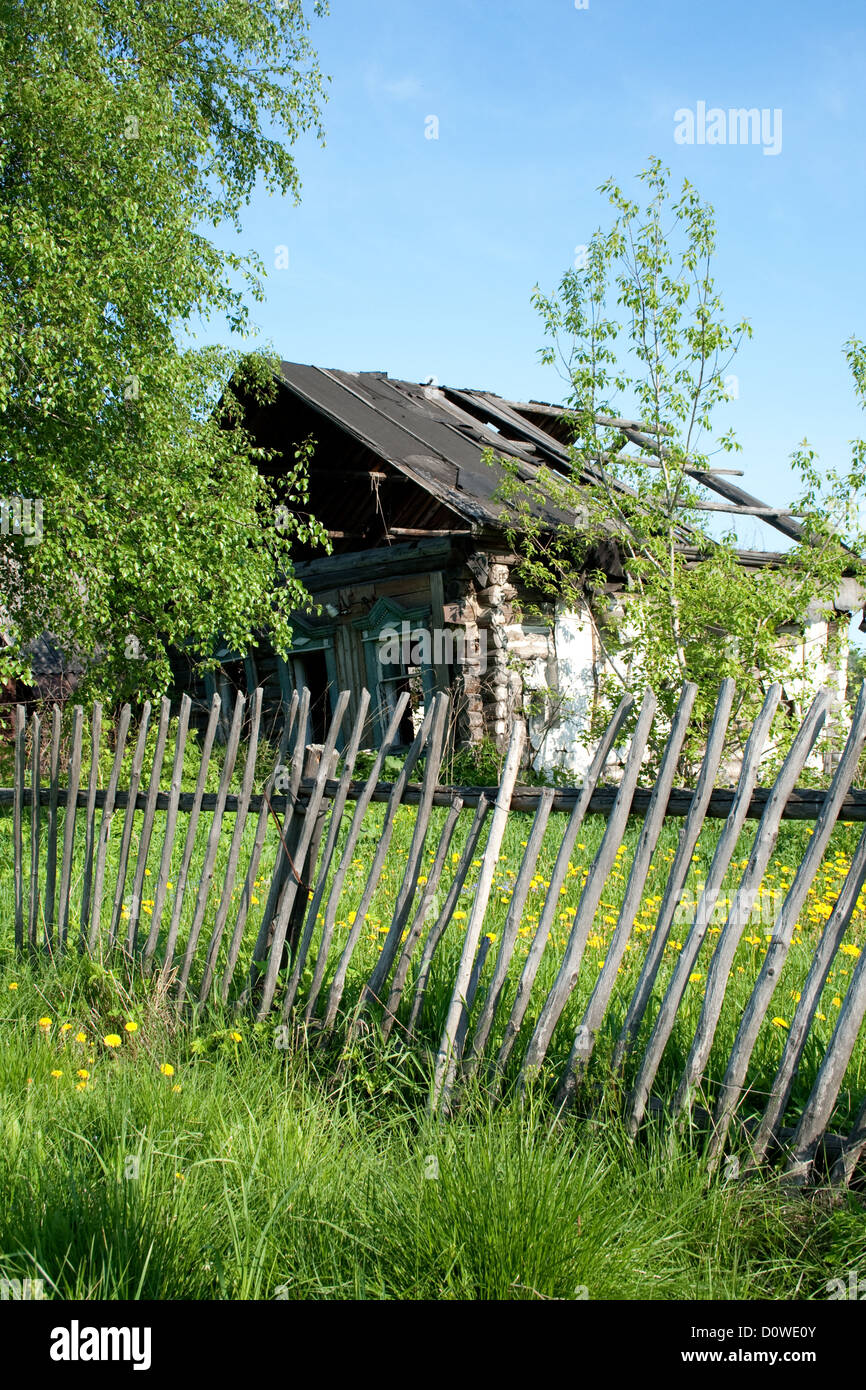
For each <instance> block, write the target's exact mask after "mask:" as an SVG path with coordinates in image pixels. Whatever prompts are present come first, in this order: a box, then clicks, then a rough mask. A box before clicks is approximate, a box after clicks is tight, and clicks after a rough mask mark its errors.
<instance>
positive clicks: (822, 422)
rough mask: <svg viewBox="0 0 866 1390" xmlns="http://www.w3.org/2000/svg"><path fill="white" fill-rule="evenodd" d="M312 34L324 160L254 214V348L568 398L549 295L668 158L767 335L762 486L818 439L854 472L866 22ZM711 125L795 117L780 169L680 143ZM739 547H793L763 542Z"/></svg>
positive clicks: (670, 11)
mask: <svg viewBox="0 0 866 1390" xmlns="http://www.w3.org/2000/svg"><path fill="white" fill-rule="evenodd" d="M313 35H314V39H315V42H316V44H317V46H318V49H319V53H320V59H321V64H322V68H323V70H324V71H325V72H326V73H327V74H329V75H330V77H331V79H332V81H331V84H330V100H329V102H328V105H327V106H326V108H325V113H324V120H325V126H326V134H327V144H326V146H325V147H324V148H321V147H320V146H318V144H317V143H316V142H315V140H313V139H310V140H305V141H304V142H303V143H301V144H300V145H299V146H298V147H297V149H296V155H297V161H298V164H299V168H300V172H301V178H302V182H303V191H302V201H301V203H300V205H299V206H297V207H296V206H294V205H293V204H292V202H291V201H290V200H284V199H281V198H276V197H269V196H267V195H266V194H265V193H261V194H259V195H257V196H256V197H255V198H254V200H253V202H252V204H251V205H250V207H249V209H248V211H247V215H246V217H245V221H244V226H243V230H242V235H241V237H240V238H238V239H236V240H235V241H234V242H233V245H234V246H235V247H237V248H239V249H249V248H254V249H255V250H256V251H258V252H259V253H260V254H261V255H262V257H263V258H264V260H265V263H266V265H267V266H268V267H269V268H270V269H269V275H268V279H267V282H266V302H265V303H264V304H263V305H256V306H255V307H254V314H253V317H254V320H255V322H256V324H257V328H258V340H259V341H261V342H269V343H271V344H272V345H273V346H274V347H276V348H277V349H278V351H279V352H280V354H281V355H282V356H283V357H284V358H287V359H289V360H294V361H302V362H312V363H315V364H317V365H320V366H328V367H339V368H345V369H349V370H357V369H360V370H383V371H387V372H389V373H390V375H392V376H396V377H405V378H409V379H413V380H423V379H426V378H427V377H430V376H435V377H436V378H438V380H439V381H440V382H442V383H447V384H449V385H455V386H477V387H483V388H486V389H488V390H493V391H497V392H499V393H501V394H503V395H506V396H510V397H513V398H518V399H520V398H522V399H527V398H529V397H535V398H538V399H544V400H557V399H561V397H562V387H561V383H560V380H559V378H558V377H557V376H556V374H555V373H554V372H553V371H552V369H550V368H546V367H542V366H541V365H540V364H539V362H538V358H537V349H538V348H539V347H540V346H541V343H542V332H541V325H540V322H539V319H538V317H537V314H536V312H535V310H534V309H533V308H532V306H531V304H530V294H531V291H532V287H533V285H534V284H535V283H536V282H538V283H539V284H540V285H541V286H542V288H544V289H553V288H554V287H555V285H556V284H557V283H558V281H559V279H560V278H561V276H562V274H563V272H564V271H565V270H566V269H567V268H568V266H569V265H570V264H571V263H572V261H573V258H574V254H575V248H576V247H577V246H579V245H581V244H583V243H585V242H586V241H587V240H588V239H589V237H590V235H591V234H592V232H593V231H594V230H595V228H596V227H598V226H605V227H606V226H608V225H609V223H610V221H611V215H612V214H611V210H610V209H609V207H608V205H607V202H606V199H605V198H604V197H603V196H602V195H600V194H599V193H598V191H597V190H598V186H599V185H600V184H601V183H602V181H603V180H604V179H606V178H607V177H608V176H610V175H613V176H615V177H616V179H617V180H618V181H619V182H620V183H621V184H622V185H623V186H625V187H627V188H628V189H629V191H633V190H634V189H635V188H636V185H635V184H634V182H633V179H634V175H635V174H636V173H637V172H638V170H640V169H641V168H642V167H644V165H645V164H646V162H647V158H648V156H650V155H658V156H660V157H661V158H662V159H663V160H664V161H665V163H667V164H668V165H669V166H670V168H671V171H672V173H673V175H674V177H675V179H676V181H677V182H678V181H679V180H680V179H681V178H682V177H684V176H687V177H688V178H689V179H690V180H691V181H692V182H693V183H694V184H695V185H696V186H697V188H698V190H699V192H700V193H701V195H702V196H703V197H704V198H706V199H708V200H709V201H710V202H711V203H712V204H713V206H714V207H715V210H716V214H717V220H718V241H719V254H718V258H717V263H716V279H717V284H718V287H719V289H720V290H721V293H722V297H723V299H724V302H725V307H726V311H727V315H728V317H729V318H730V319H731V320H732V321H735V320H737V319H739V318H741V317H747V318H749V319H750V321H751V323H752V326H753V330H754V337H753V339H752V341H751V342H750V343H747V344H746V345H745V347H744V348H743V349H742V351H741V353H740V355H739V357H738V359H737V363H736V365H735V366H734V367H733V368H732V370H733V371H734V372H736V375H737V377H738V384H739V396H738V399H737V400H736V401H733V402H731V404H730V406H729V407H727V408H726V413H725V417H722V416H721V415H719V417H718V424H719V426H722V425H727V424H730V425H732V426H733V427H734V429H735V430H736V433H737V435H738V438H739V440H740V442H741V443H742V445H743V453H742V454H741V455H740V456H739V458H738V459H736V460H732V461H731V462H732V463H733V464H734V465H735V466H737V467H742V468H743V469H744V470H745V472H746V478H745V479H744V483H745V485H746V486H747V487H749V488H750V489H751V490H752V491H754V492H756V493H757V494H758V495H759V496H762V497H764V498H765V499H766V500H769V501H772V502H777V503H782V502H785V501H787V500H789V498H790V497H791V495H792V491H793V479H792V476H791V470H790V466H789V463H788V459H789V455H790V453H791V451H792V449H793V448H794V447H795V446H796V444H797V443H798V442H799V441H800V440H801V439H803V438H804V437H808V439H809V441H810V443H811V444H812V445H813V446H814V447H815V448H817V450H818V452H819V454H820V456H821V458H822V460H824V461H825V463H826V464H827V465H835V466H842V465H844V464H845V463H846V461H847V459H848V456H849V452H850V451H849V448H848V443H847V441H848V440H850V439H851V438H852V437H853V436H855V435H857V434H861V435H862V434H863V433H864V431H866V420H864V417H863V412H862V411H861V410H860V409H859V408H858V406H857V404H856V401H855V398H854V394H853V390H852V386H851V381H850V377H849V374H848V368H847V364H846V363H845V360H844V356H843V351H842V347H843V343H844V341H845V340H846V338H848V337H849V336H850V335H851V334H854V333H857V334H860V335H863V336H866V292H864V291H866V257H864V245H866V232H864V221H866V139H864V137H866V117H864V111H866V9H864V6H863V4H862V0H858V2H857V3H855V0H828V2H827V3H824V4H815V3H807V0H784V2H783V0H760V3H756V0H727V3H719V4H714V5H705V4H701V3H700V0H697V3H696V0H589V6H588V8H586V9H577V8H576V6H575V3H574V0H534V3H533V0H500V2H499V3H497V0H484V3H482V0H438V3H436V4H426V3H421V0H372V3H371V0H332V3H331V13H330V16H329V17H328V18H327V19H324V20H321V21H320V20H315V21H314V22H313ZM701 101H703V102H705V103H706V105H707V107H722V108H724V109H726V110H727V109H729V108H732V107H757V108H759V109H762V110H763V109H767V110H769V111H774V110H776V109H779V110H781V112H782V126H781V132H782V143H781V150H780V151H779V153H778V154H775V155H767V154H764V152H763V149H762V148H761V147H760V146H759V145H742V144H740V145H731V144H727V145H711V144H702V145H699V144H692V145H681V144H678V143H677V142H676V141H675V139H674V130H675V121H674V113H675V112H676V111H677V110H678V109H681V108H692V109H696V107H697V104H698V103H699V102H701ZM431 116H435V117H436V118H437V120H438V139H429V138H426V137H425V130H427V129H429V128H430V126H429V122H428V118H429V117H431ZM279 246H285V247H287V248H288V253H289V256H288V259H289V265H288V268H287V269H275V268H274V262H275V252H276V248H277V247H279ZM217 329H218V325H214V326H213V327H212V329H211V330H210V334H209V336H211V337H213V336H220V335H219V333H218V331H217ZM722 462H727V460H722ZM740 534H741V539H742V540H744V541H746V542H748V543H754V544H758V545H766V546H769V547H773V548H775V546H776V544H777V540H775V539H773V537H774V534H775V533H773V532H771V531H769V530H768V529H767V528H765V527H764V525H763V524H762V523H760V522H754V523H749V524H748V525H747V526H746V527H745V528H741V530H740Z"/></svg>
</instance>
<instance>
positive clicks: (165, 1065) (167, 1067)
mask: <svg viewBox="0 0 866 1390" xmlns="http://www.w3.org/2000/svg"><path fill="white" fill-rule="evenodd" d="M159 1069H160V1071H161V1072H162V1074H163V1076H174V1067H173V1066H172V1065H171V1062H162V1063H161V1064H160V1068H159Z"/></svg>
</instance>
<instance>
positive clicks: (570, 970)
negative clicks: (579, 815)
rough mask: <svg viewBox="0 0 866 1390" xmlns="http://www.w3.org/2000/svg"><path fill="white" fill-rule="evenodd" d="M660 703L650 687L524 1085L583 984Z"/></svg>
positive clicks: (532, 1043) (527, 1058) (526, 1062)
mask: <svg viewBox="0 0 866 1390" xmlns="http://www.w3.org/2000/svg"><path fill="white" fill-rule="evenodd" d="M656 703H657V702H656V697H655V695H654V694H653V692H652V691H651V690H648V691H647V692H646V694H645V695H644V697H643V700H642V701H641V708H640V714H639V715H638V721H637V726H636V728H635V731H634V733H633V734H632V737H631V743H630V744H629V750H628V757H627V759H626V764H625V767H624V769H623V774H622V785H621V792H622V795H621V797H620V798H619V800H618V802H617V805H616V806H614V808H613V811H612V812H611V815H610V819H609V820H608V823H607V826H606V827H605V832H604V838H603V839H602V842H601V845H600V847H599V851H598V854H597V855H596V857H595V859H594V860H593V863H592V867H591V869H590V871H589V874H588V876H587V880H586V883H585V884H584V887H583V892H582V893H581V895H580V903H579V905H578V909H577V913H576V914H575V918H574V922H573V924H572V928H571V932H570V933H569V937H568V942H567V945H566V947H565V953H564V955H563V958H562V964H561V965H560V967H559V971H558V973H557V976H556V979H555V980H554V982H553V985H552V986H551V989H550V992H549V994H548V996H547V998H546V999H545V1001H544V1003H543V1005H542V1006H541V1013H540V1014H539V1016H538V1022H537V1023H536V1025H535V1029H534V1031H533V1034H532V1037H531V1038H530V1040H529V1045H528V1046H527V1049H526V1053H525V1055H524V1058H523V1065H522V1066H521V1068H520V1081H521V1084H525V1082H526V1080H527V1079H528V1077H530V1076H531V1075H533V1074H534V1073H536V1072H537V1071H538V1070H539V1068H540V1067H541V1064H542V1062H543V1061H544V1058H545V1056H546V1055H547V1049H548V1047H549V1046H550V1042H551V1039H552V1037H553V1032H554V1029H555V1028H556V1025H557V1023H558V1022H559V1020H560V1018H561V1017H562V1013H563V1010H564V1009H565V1006H566V1004H567V1003H568V1001H569V999H570V998H571V993H572V990H573V989H574V987H575V985H576V984H577V977H578V975H579V973H580V964H581V961H582V960H583V953H584V949H585V947H586V940H587V937H588V936H589V933H590V929H591V927H592V924H593V922H594V921H595V914H596V912H597V911H598V906H599V903H600V902H601V895H602V893H603V892H604V885H605V883H606V882H607V879H608V876H609V874H610V871H611V869H612V868H613V866H614V863H615V861H616V852H617V849H618V848H619V846H620V844H621V842H622V837H623V834H624V833H625V827H626V821H627V820H628V808H629V806H630V805H631V794H632V792H633V790H634V787H635V785H636V783H637V779H638V775H639V773H640V767H641V763H642V762H643V757H644V753H645V752H646V745H647V740H648V739H649V735H650V730H651V728H652V722H653V719H654V718H655V712H656Z"/></svg>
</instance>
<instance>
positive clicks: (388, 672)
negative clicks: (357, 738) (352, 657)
mask: <svg viewBox="0 0 866 1390" xmlns="http://www.w3.org/2000/svg"><path fill="white" fill-rule="evenodd" d="M430 624H431V611H430V609H429V608H415V609H411V610H410V609H406V608H403V607H402V606H401V605H400V604H398V603H395V602H394V601H393V599H387V598H380V599H377V601H376V603H375V604H374V605H373V607H372V609H371V610H370V612H369V613H368V614H367V615H366V617H364V618H357V619H355V623H354V626H355V627H356V628H358V629H359V630H360V632H361V638H362V641H363V643H364V656H365V664H366V671H367V687H368V689H369V691H370V696H371V700H372V713H373V725H374V731H375V738H376V742H377V743H381V742H382V740H383V738H384V737H385V732H386V730H387V728H388V724H389V722H390V720H391V717H392V715H393V713H394V710H395V708H396V705H397V701H398V700H399V698H400V696H401V694H403V692H404V691H405V692H407V693H408V695H409V704H408V706H407V708H406V713H405V715H404V716H403V720H402V722H401V724H400V729H399V731H398V733H397V743H398V746H400V747H407V746H408V745H409V744H410V743H411V742H412V740H413V739H414V738H415V735H416V734H417V732H418V730H419V729H420V727H421V723H422V721H423V719H424V715H425V712H426V710H427V708H428V707H429V704H430V701H431V700H432V698H433V694H434V691H435V676H434V668H433V655H432V651H431V643H432V640H433V639H432V634H431V631H430Z"/></svg>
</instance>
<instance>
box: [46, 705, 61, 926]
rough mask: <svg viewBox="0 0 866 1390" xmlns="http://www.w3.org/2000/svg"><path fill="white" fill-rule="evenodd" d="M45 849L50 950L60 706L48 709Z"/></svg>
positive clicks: (54, 891) (58, 778) (52, 914)
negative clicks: (48, 740)
mask: <svg viewBox="0 0 866 1390" xmlns="http://www.w3.org/2000/svg"><path fill="white" fill-rule="evenodd" d="M49 750H50V751H49V758H48V768H49V790H48V846H47V850H46V854H45V896H44V899H43V908H42V916H43V919H44V922H45V944H46V946H47V947H48V949H49V951H50V950H51V946H52V942H53V939H54V908H55V899H56V896H57V807H58V806H59V804H60V707H59V706H58V705H54V706H53V708H52V710H51V742H50V744H49Z"/></svg>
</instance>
